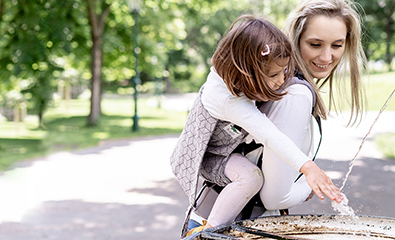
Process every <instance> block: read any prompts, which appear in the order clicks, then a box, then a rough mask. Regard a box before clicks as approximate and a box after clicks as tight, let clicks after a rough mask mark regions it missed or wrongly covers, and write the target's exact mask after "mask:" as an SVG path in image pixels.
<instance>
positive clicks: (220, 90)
mask: <svg viewBox="0 0 395 240" xmlns="http://www.w3.org/2000/svg"><path fill="white" fill-rule="evenodd" d="M202 102H203V105H204V107H205V108H206V109H207V110H208V111H209V112H210V114H211V115H213V116H214V117H216V118H218V119H221V120H224V121H229V122H232V123H234V124H236V125H238V126H240V127H242V128H243V129H244V130H246V131H247V132H248V133H250V134H251V135H253V136H254V137H255V139H256V140H257V141H258V142H260V143H262V144H264V146H265V147H269V148H271V149H272V150H273V151H274V152H275V153H276V154H277V155H278V156H279V157H280V158H281V159H282V160H283V161H285V162H286V163H287V164H288V165H290V166H291V167H293V168H294V169H295V170H296V171H299V172H302V173H305V174H306V173H307V174H308V175H309V176H308V177H307V176H306V179H307V181H308V183H309V185H310V187H311V188H312V189H313V191H314V192H315V193H316V194H317V195H318V196H319V197H320V198H321V197H322V194H321V195H319V194H320V191H319V189H320V190H322V191H323V193H324V194H326V195H327V196H328V197H329V198H330V199H331V200H334V197H333V196H336V200H337V201H339V202H340V201H341V198H340V196H341V195H340V192H339V191H338V190H337V191H336V190H334V189H336V187H335V186H334V185H333V184H332V183H330V184H329V185H331V186H330V187H329V186H328V181H327V179H326V178H327V176H326V175H325V176H323V175H322V174H321V173H322V170H321V169H319V168H318V166H317V165H315V163H313V162H312V163H313V164H311V163H309V164H307V165H306V166H305V167H306V168H304V169H302V166H304V165H305V164H306V163H308V162H311V161H310V160H311V159H310V158H309V157H308V156H306V155H305V154H304V153H303V152H302V151H301V150H300V149H299V148H298V147H297V146H296V145H295V144H294V142H293V141H292V140H291V139H289V138H288V137H287V136H286V135H285V134H283V133H282V132H281V131H280V130H278V129H277V127H276V126H275V125H274V124H273V123H272V122H271V121H270V120H269V119H268V118H267V117H266V115H265V114H262V113H261V112H260V111H259V110H258V109H257V108H256V106H255V104H254V102H253V101H251V100H249V99H247V98H246V97H243V96H241V97H236V96H233V95H232V94H231V93H230V92H229V90H228V89H227V88H226V85H225V83H224V82H223V81H222V79H221V78H219V76H218V75H217V74H216V73H215V72H211V73H210V75H209V78H208V81H207V82H206V85H205V88H204V90H203V95H202ZM290 121H292V119H290ZM314 166H315V167H314Z"/></svg>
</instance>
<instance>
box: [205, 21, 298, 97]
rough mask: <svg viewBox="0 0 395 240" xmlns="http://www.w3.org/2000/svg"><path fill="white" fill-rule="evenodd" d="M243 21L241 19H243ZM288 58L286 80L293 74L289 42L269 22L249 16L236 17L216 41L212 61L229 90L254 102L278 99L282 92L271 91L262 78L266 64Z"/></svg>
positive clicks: (267, 70) (264, 76)
mask: <svg viewBox="0 0 395 240" xmlns="http://www.w3.org/2000/svg"><path fill="white" fill-rule="evenodd" d="M242 20H243V21H242ZM284 58H289V61H288V63H287V66H284V67H287V71H286V74H285V75H286V76H285V79H289V78H291V77H292V75H293V72H294V65H295V64H294V60H293V55H292V48H291V43H290V42H289V40H288V39H287V37H286V36H285V34H284V33H283V32H281V30H280V29H278V28H277V27H276V26H274V25H273V24H271V23H270V22H268V21H266V20H263V19H259V18H256V17H254V16H251V15H243V16H240V17H239V18H237V19H236V21H235V22H234V23H233V24H232V26H231V27H230V29H229V31H228V33H227V34H226V35H225V36H224V38H223V39H222V40H221V42H220V43H219V45H218V47H217V50H216V51H215V53H214V55H213V58H212V62H213V66H214V68H215V70H216V71H217V73H218V75H219V76H220V77H221V78H222V79H223V80H224V82H225V83H226V86H227V87H228V89H229V91H230V92H231V93H232V94H233V95H235V96H240V95H241V94H244V95H245V96H246V97H247V98H249V99H251V100H256V101H265V100H267V99H269V100H273V101H276V100H279V99H281V97H282V96H283V95H284V94H285V93H280V92H279V91H275V90H272V89H271V88H270V86H269V84H268V82H267V81H266V80H265V79H267V78H268V76H267V74H268V73H269V70H270V69H269V65H270V64H271V63H272V62H275V63H277V64H280V63H279V62H278V61H277V60H278V59H284Z"/></svg>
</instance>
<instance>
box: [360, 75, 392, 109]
mask: <svg viewBox="0 0 395 240" xmlns="http://www.w3.org/2000/svg"><path fill="white" fill-rule="evenodd" d="M394 90H395V72H389V73H381V74H372V75H370V78H369V80H367V81H366V96H367V105H368V106H367V110H368V111H379V110H380V109H381V108H382V107H383V105H384V103H385V101H386V100H387V98H388V97H389V96H390V95H391V93H392V91H394ZM385 111H395V97H393V99H392V100H391V101H390V102H389V103H388V106H387V108H386V110H385Z"/></svg>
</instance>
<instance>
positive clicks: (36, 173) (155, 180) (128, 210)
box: [0, 112, 395, 240]
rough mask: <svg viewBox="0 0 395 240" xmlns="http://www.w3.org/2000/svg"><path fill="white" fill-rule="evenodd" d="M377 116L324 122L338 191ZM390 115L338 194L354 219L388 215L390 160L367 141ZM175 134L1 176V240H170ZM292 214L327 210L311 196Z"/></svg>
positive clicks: (105, 146)
mask: <svg viewBox="0 0 395 240" xmlns="http://www.w3.org/2000/svg"><path fill="white" fill-rule="evenodd" d="M376 115H377V113H370V114H369V115H368V116H367V118H366V120H365V121H364V122H363V123H362V124H361V125H360V126H359V127H358V129H345V128H344V127H343V125H342V124H344V122H345V121H342V120H341V119H339V118H335V119H333V120H329V121H326V122H324V131H325V132H324V140H323V147H322V149H321V151H320V153H319V155H318V159H317V163H318V164H319V165H320V166H321V167H322V168H324V169H325V170H326V171H327V172H328V174H329V175H330V176H331V177H332V178H333V179H334V182H335V184H336V185H337V186H340V181H341V180H342V178H343V177H344V175H345V173H346V171H347V169H348V164H349V161H350V160H351V159H352V158H353V156H354V155H355V153H356V151H357V150H358V147H359V144H360V142H361V140H362V138H363V137H364V136H365V134H366V133H367V131H368V129H369V127H370V124H371V123H372V122H373V119H374V118H375V117H376ZM394 119H395V112H384V114H383V115H382V116H381V118H380V120H379V122H378V123H377V124H376V125H375V127H374V128H373V131H372V133H371V135H370V138H369V139H368V141H367V142H366V143H365V146H364V147H363V149H362V151H361V153H360V155H359V157H358V160H357V162H356V165H355V168H354V170H353V172H352V173H351V176H350V178H349V180H348V182H347V186H346V188H345V191H344V192H345V193H346V195H347V197H348V198H349V199H350V206H351V207H353V208H354V210H355V211H356V212H357V214H362V215H371V216H373V215H374V216H387V217H395V203H394V201H393V199H395V185H394V184H393V183H394V182H395V161H391V160H383V157H382V155H381V154H380V152H378V151H377V150H376V149H375V145H374V143H372V142H371V139H373V137H374V136H375V135H377V134H379V133H381V132H395V125H394V124H393V121H394ZM176 141H177V136H163V137H156V138H141V139H135V140H121V141H108V142H104V143H102V144H101V145H100V146H97V147H94V148H89V149H85V150H79V151H72V152H60V153H56V154H53V155H50V156H49V157H46V158H42V159H35V160H31V161H26V162H23V163H20V164H18V165H15V166H14V168H12V169H11V170H9V171H6V172H3V173H1V175H0V193H1V197H0V239H1V240H3V239H4V240H43V239H48V240H52V239H56V240H91V239H95V240H140V239H151V240H174V239H179V230H180V226H181V223H182V221H183V218H184V212H185V209H186V207H187V199H186V196H185V194H184V193H183V192H182V190H181V188H180V186H179V184H178V183H177V181H176V180H175V179H174V177H173V174H172V173H171V170H170V166H169V160H168V159H169V156H170V154H171V152H172V150H173V147H174V145H175V144H176ZM291 213H314V214H318V213H333V210H332V208H331V207H330V203H329V202H328V201H327V200H325V201H319V200H318V198H317V197H314V198H313V199H312V200H310V201H309V202H307V203H304V204H302V205H300V206H298V207H295V208H294V209H291Z"/></svg>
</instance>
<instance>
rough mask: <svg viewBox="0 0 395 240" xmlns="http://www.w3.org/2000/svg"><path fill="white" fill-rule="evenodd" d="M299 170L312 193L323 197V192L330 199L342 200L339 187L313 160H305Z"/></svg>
mask: <svg viewBox="0 0 395 240" xmlns="http://www.w3.org/2000/svg"><path fill="white" fill-rule="evenodd" d="M300 172H301V173H303V174H304V175H305V176H306V180H307V183H308V184H309V186H310V187H311V189H312V190H313V191H314V193H315V194H316V195H317V196H318V197H319V198H320V199H321V200H323V199H324V195H323V194H322V193H324V194H325V195H326V196H327V197H328V198H329V199H330V200H332V201H333V200H335V201H336V202H338V203H340V202H341V201H342V200H343V197H342V195H341V194H340V191H339V189H338V188H337V187H336V186H335V185H333V183H332V180H331V179H330V178H329V177H328V176H327V175H326V174H325V172H324V171H322V170H321V169H320V168H319V167H318V166H317V164H315V163H314V162H313V161H308V162H306V163H305V164H304V165H303V166H302V167H301V168H300Z"/></svg>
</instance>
